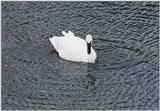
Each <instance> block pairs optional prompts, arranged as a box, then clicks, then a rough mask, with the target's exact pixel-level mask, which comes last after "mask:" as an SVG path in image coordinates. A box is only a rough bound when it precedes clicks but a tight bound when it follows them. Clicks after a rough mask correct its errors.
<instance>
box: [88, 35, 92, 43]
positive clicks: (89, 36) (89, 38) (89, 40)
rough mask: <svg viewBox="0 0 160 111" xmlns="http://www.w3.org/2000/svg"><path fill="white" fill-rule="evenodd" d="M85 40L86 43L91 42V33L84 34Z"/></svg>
mask: <svg viewBox="0 0 160 111" xmlns="http://www.w3.org/2000/svg"><path fill="white" fill-rule="evenodd" d="M86 41H87V43H91V42H92V41H93V38H92V35H90V34H88V35H86Z"/></svg>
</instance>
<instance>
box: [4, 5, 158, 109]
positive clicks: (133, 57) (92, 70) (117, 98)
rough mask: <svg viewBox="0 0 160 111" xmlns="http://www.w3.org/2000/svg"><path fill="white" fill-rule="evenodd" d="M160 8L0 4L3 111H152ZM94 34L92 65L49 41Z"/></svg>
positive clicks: (156, 72) (156, 77)
mask: <svg viewBox="0 0 160 111" xmlns="http://www.w3.org/2000/svg"><path fill="white" fill-rule="evenodd" d="M158 13H159V2H2V109H114V110H116V109H122V110H123V109H129V110H130V109H139V110H140V109H143V110H144V109H148V110H151V109H158V108H159V95H158V94H159V68H158V56H159V55H158V50H159V44H158V41H159V32H158V30H159V24H158V23H159V21H158V20H159V18H158V17H159V16H158ZM62 30H65V31H68V30H71V31H73V32H74V33H75V35H77V36H80V37H81V38H83V39H84V38H85V35H86V34H92V35H93V38H94V42H93V48H94V49H95V51H96V52H97V54H98V58H97V61H96V63H95V64H86V63H74V62H69V61H65V60H63V59H61V58H60V57H59V56H58V55H57V53H56V52H55V50H54V48H53V47H52V45H51V44H50V42H49V40H48V38H49V37H50V36H54V35H57V36H59V35H61V31H62Z"/></svg>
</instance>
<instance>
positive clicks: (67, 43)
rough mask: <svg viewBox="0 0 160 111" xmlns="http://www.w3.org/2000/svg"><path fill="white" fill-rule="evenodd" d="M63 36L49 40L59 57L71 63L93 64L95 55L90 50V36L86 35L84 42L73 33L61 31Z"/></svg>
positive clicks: (91, 39)
mask: <svg viewBox="0 0 160 111" xmlns="http://www.w3.org/2000/svg"><path fill="white" fill-rule="evenodd" d="M62 34H63V36H61V37H58V36H53V37H51V38H49V40H50V42H51V44H52V45H53V46H54V48H55V50H56V51H57V52H58V54H59V56H60V57H61V58H63V59H65V60H69V61H73V62H86V63H95V61H96V58H97V54H96V52H95V51H94V49H93V48H92V46H91V45H92V42H93V38H92V35H90V34H88V35H86V40H84V39H82V38H80V37H77V36H75V35H74V33H73V32H71V31H68V33H67V32H65V31H62Z"/></svg>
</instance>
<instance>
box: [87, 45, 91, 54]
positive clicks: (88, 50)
mask: <svg viewBox="0 0 160 111" xmlns="http://www.w3.org/2000/svg"><path fill="white" fill-rule="evenodd" d="M87 53H88V54H90V53H91V42H90V43H88V42H87Z"/></svg>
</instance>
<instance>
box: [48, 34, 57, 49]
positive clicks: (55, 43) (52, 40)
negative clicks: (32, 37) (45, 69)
mask: <svg viewBox="0 0 160 111" xmlns="http://www.w3.org/2000/svg"><path fill="white" fill-rule="evenodd" d="M49 41H50V42H51V44H52V45H53V46H54V48H55V49H56V50H58V49H57V48H58V46H57V45H58V44H57V37H56V36H54V37H50V38H49Z"/></svg>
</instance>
